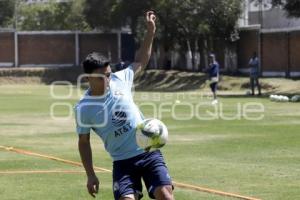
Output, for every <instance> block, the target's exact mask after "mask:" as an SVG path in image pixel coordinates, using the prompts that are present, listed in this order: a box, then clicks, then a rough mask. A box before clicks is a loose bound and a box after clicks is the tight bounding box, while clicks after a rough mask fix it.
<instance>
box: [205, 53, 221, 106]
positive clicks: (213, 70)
mask: <svg viewBox="0 0 300 200" xmlns="http://www.w3.org/2000/svg"><path fill="white" fill-rule="evenodd" d="M219 68H220V66H219V63H218V62H217V60H216V56H215V54H210V55H209V67H208V73H209V80H210V84H209V86H210V89H211V91H212V93H213V98H214V100H213V101H212V104H213V105H215V104H217V103H218V99H217V87H218V82H219V70H220V69H219Z"/></svg>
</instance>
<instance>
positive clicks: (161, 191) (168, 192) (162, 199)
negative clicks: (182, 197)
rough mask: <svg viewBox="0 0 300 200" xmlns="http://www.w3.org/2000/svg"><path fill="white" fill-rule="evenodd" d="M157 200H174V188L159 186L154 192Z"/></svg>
mask: <svg viewBox="0 0 300 200" xmlns="http://www.w3.org/2000/svg"><path fill="white" fill-rule="evenodd" d="M154 197H155V199H156V200H174V196H173V188H172V186H171V185H164V186H159V187H157V188H156V189H155V191H154Z"/></svg>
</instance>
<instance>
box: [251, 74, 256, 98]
mask: <svg viewBox="0 0 300 200" xmlns="http://www.w3.org/2000/svg"><path fill="white" fill-rule="evenodd" d="M250 86H251V91H252V95H254V94H255V92H254V78H253V77H251V78H250Z"/></svg>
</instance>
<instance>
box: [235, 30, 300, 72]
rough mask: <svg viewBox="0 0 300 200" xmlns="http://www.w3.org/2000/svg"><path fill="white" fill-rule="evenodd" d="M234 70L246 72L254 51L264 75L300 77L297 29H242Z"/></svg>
mask: <svg viewBox="0 0 300 200" xmlns="http://www.w3.org/2000/svg"><path fill="white" fill-rule="evenodd" d="M237 49H238V50H237V52H238V71H240V72H247V71H248V66H247V65H248V62H249V59H250V57H251V55H252V52H253V51H256V52H258V55H259V57H260V60H261V72H262V75H264V76H287V77H289V76H292V77H293V76H300V30H292V29H291V30H289V29H282V30H280V29H279V30H275V31H272V30H267V29H264V30H262V32H259V30H242V31H241V32H240V40H239V41H238V48H237Z"/></svg>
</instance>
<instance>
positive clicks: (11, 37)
mask: <svg viewBox="0 0 300 200" xmlns="http://www.w3.org/2000/svg"><path fill="white" fill-rule="evenodd" d="M122 35H123V36H124V35H126V37H121V33H118V32H116V33H97V32H91V33H78V32H71V31H70V32H68V31H60V32H54V31H40V32H17V33H15V32H0V66H2V67H13V66H21V67H23V66H26V67H28V66H31V67H34V66H44V67H47V66H49V67H50V66H76V65H79V64H80V63H81V61H82V60H83V59H84V58H85V57H86V55H87V54H89V53H91V52H93V51H97V52H100V53H102V54H104V55H105V56H107V57H109V58H110V59H111V61H112V62H118V61H120V59H121V58H122V44H123V43H124V44H127V45H131V46H133V47H134V44H131V43H134V40H133V39H131V38H132V37H133V36H132V35H131V34H126V33H122ZM122 39H123V40H126V41H124V42H123V41H122ZM123 48H124V47H123ZM131 51H134V50H133V49H132V48H131ZM127 54H128V55H129V56H130V55H131V54H132V55H134V52H130V53H128V52H127ZM128 55H126V56H125V57H128ZM131 57H132V56H131Z"/></svg>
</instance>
